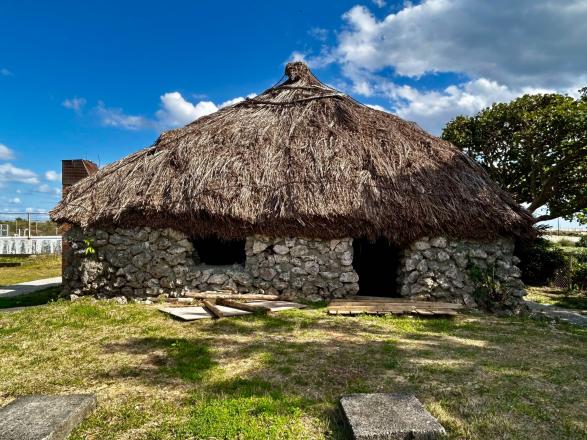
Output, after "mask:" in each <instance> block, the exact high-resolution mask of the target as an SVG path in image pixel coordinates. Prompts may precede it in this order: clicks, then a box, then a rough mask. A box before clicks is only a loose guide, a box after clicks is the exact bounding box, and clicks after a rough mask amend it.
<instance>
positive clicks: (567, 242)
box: [556, 238, 575, 247]
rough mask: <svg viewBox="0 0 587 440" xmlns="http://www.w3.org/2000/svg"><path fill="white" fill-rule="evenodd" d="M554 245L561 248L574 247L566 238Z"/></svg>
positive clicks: (573, 243) (572, 242)
mask: <svg viewBox="0 0 587 440" xmlns="http://www.w3.org/2000/svg"><path fill="white" fill-rule="evenodd" d="M556 244H558V245H559V246H562V247H574V246H575V242H574V241H572V240H569V239H568V238H561V239H560V240H559V241H557V242H556Z"/></svg>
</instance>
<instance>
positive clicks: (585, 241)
mask: <svg viewBox="0 0 587 440" xmlns="http://www.w3.org/2000/svg"><path fill="white" fill-rule="evenodd" d="M575 246H577V247H584V248H587V235H583V236H582V237H581V238H580V239H579V241H578V242H577V243H575Z"/></svg>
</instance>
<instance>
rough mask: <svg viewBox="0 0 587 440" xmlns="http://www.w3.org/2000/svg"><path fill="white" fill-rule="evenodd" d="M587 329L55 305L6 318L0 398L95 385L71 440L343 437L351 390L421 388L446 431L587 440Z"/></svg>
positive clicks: (1, 329)
mask: <svg viewBox="0 0 587 440" xmlns="http://www.w3.org/2000/svg"><path fill="white" fill-rule="evenodd" d="M586 342H587V332H586V331H585V330H584V329H580V328H573V327H569V326H566V325H562V324H560V325H559V324H557V325H551V324H547V323H545V322H541V321H530V320H523V319H518V318H496V317H490V316H461V317H458V318H457V319H454V320H445V319H440V320H426V319H411V318H393V317H367V316H363V317H356V318H345V317H331V316H328V315H326V314H325V313H324V309H320V308H317V309H310V310H305V311H300V310H298V311H290V312H285V313H281V314H279V315H276V316H267V317H264V316H247V317H242V318H231V319H226V320H221V321H204V322H202V321H200V322H197V323H193V324H185V323H180V322H177V321H174V320H171V319H170V318H168V317H166V316H165V315H163V314H161V313H159V312H158V311H157V310H155V309H153V308H147V307H145V306H139V305H132V304H131V305H124V306H121V305H116V304H111V303H105V302H92V301H89V300H88V301H85V300H84V301H80V302H75V303H67V302H57V303H52V304H50V305H48V306H46V307H42V308H35V309H27V310H24V311H22V312H19V313H12V314H0V390H1V391H0V404H5V403H7V402H8V401H9V400H11V399H12V398H14V397H16V396H18V395H22V394H30V393H66V392H86V391H94V392H96V393H97V394H98V396H99V402H100V403H99V408H98V410H97V411H96V413H95V414H94V415H93V416H91V417H90V418H89V419H88V420H87V421H86V422H84V423H83V425H82V426H81V427H80V428H79V429H78V430H77V431H76V432H75V433H74V435H73V437H72V438H74V439H190V438H193V439H200V438H226V439H233V438H242V439H288V438H290V439H301V438H308V439H325V438H329V439H343V438H348V437H347V436H348V433H347V432H345V430H344V428H343V426H342V423H341V420H340V414H339V412H338V409H337V401H338V399H339V397H340V396H341V395H342V394H346V393H350V392H372V391H394V392H411V393H414V394H416V395H417V396H418V397H419V398H420V399H421V400H422V401H423V402H424V404H425V405H426V407H427V408H428V409H429V410H430V411H431V412H432V414H434V415H435V416H436V417H438V418H439V420H440V422H441V423H443V424H444V426H445V427H446V428H447V430H448V431H449V433H450V434H449V437H450V438H454V439H495V438H513V439H515V438H520V439H522V438H524V439H525V438H533V439H535V440H538V439H551V438H584V437H585V436H587V427H586V424H585V421H584V409H585V404H586V398H585V396H586V395H587V385H586V384H585V381H584V377H586V375H587V344H586Z"/></svg>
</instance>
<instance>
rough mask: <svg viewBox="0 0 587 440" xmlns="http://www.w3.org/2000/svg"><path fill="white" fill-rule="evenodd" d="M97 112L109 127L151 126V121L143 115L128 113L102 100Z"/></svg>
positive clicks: (134, 127) (136, 128)
mask: <svg viewBox="0 0 587 440" xmlns="http://www.w3.org/2000/svg"><path fill="white" fill-rule="evenodd" d="M96 113H97V114H98V117H99V118H100V122H101V123H102V125H106V126H108V127H119V128H124V129H126V130H139V129H141V128H146V127H148V126H149V121H148V120H147V119H146V118H144V117H143V116H136V115H127V114H126V113H124V111H123V110H122V109H121V108H111V107H106V106H105V105H104V103H103V102H102V101H99V102H98V106H97V107H96Z"/></svg>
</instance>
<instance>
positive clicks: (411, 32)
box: [335, 0, 587, 88]
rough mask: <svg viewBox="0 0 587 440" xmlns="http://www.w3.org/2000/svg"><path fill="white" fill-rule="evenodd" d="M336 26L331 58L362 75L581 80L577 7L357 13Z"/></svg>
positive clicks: (456, 4)
mask: <svg viewBox="0 0 587 440" xmlns="http://www.w3.org/2000/svg"><path fill="white" fill-rule="evenodd" d="M343 18H344V20H345V21H346V23H347V26H348V28H347V29H346V30H344V31H343V32H341V33H340V35H339V43H338V46H337V47H336V48H335V52H336V54H337V58H338V60H339V61H340V62H342V63H345V64H352V65H354V66H356V67H360V68H361V69H366V70H368V71H377V70H380V69H383V68H386V67H391V68H393V69H394V70H395V72H396V73H397V74H399V75H402V76H409V77H420V76H422V75H425V74H427V73H434V72H458V73H463V74H466V75H468V76H469V77H470V78H480V77H482V78H490V79H491V80H493V81H497V82H498V83H501V84H506V85H508V86H519V87H520V86H525V85H532V86H534V87H551V88H567V87H571V86H574V85H575V84H577V82H578V81H577V80H578V78H583V79H586V78H587V76H586V72H587V57H585V56H580V55H579V54H584V53H587V38H586V37H585V35H587V2H585V1H584V0H568V1H565V2H560V1H555V0H517V1H515V2H512V1H511V0H494V1H491V2H487V1H485V0H425V1H424V2H422V3H421V4H418V5H410V4H408V5H407V6H406V7H404V8H403V9H402V10H400V11H399V12H397V13H394V14H389V15H388V16H387V17H385V18H384V19H383V20H378V19H377V18H376V17H375V16H374V15H373V14H371V12H370V11H369V10H368V9H367V8H365V7H364V6H355V7H354V8H352V9H351V10H350V11H348V12H347V13H346V14H345V15H344V16H343Z"/></svg>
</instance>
